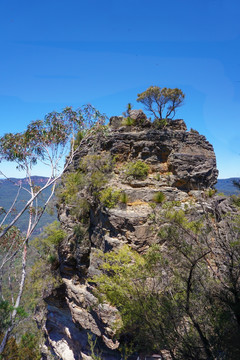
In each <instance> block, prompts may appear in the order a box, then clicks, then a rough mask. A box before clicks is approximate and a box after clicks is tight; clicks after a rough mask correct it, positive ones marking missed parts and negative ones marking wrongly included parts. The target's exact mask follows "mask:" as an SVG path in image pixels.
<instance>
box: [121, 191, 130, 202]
mask: <svg viewBox="0 0 240 360" xmlns="http://www.w3.org/2000/svg"><path fill="white" fill-rule="evenodd" d="M119 201H120V202H121V203H122V204H127V202H128V195H127V194H126V193H125V191H122V192H121V194H120V198H119Z"/></svg>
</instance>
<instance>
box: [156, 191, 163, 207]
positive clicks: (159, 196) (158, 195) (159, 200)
mask: <svg viewBox="0 0 240 360" xmlns="http://www.w3.org/2000/svg"><path fill="white" fill-rule="evenodd" d="M164 200H165V195H164V193H163V192H162V191H158V192H157V193H156V194H154V195H153V201H154V202H156V203H159V204H161V203H162V202H163V201H164Z"/></svg>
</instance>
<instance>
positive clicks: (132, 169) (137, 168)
mask: <svg viewBox="0 0 240 360" xmlns="http://www.w3.org/2000/svg"><path fill="white" fill-rule="evenodd" d="M148 172H149V166H148V165H147V164H145V163H144V162H143V161H141V160H137V161H135V162H130V163H129V164H128V165H127V166H126V171H125V174H126V178H133V179H137V180H144V179H146V177H147V175H148Z"/></svg>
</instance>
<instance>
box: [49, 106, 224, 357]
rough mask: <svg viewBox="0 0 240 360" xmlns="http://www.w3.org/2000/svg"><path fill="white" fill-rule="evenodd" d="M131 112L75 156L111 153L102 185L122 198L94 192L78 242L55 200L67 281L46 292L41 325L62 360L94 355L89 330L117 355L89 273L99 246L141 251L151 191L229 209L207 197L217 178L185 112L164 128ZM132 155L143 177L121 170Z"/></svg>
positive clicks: (150, 237) (151, 238)
mask: <svg viewBox="0 0 240 360" xmlns="http://www.w3.org/2000/svg"><path fill="white" fill-rule="evenodd" d="M130 115H131V117H132V118H133V119H135V120H136V121H137V126H133V127H127V126H125V127H123V126H122V117H112V118H111V119H110V131H109V133H108V134H107V135H106V134H101V133H99V134H97V135H95V136H92V137H88V138H87V139H83V141H82V144H81V147H80V151H79V153H78V154H77V155H76V157H75V162H74V168H75V169H78V167H79V161H80V159H82V158H83V157H84V156H86V155H88V154H92V155H96V154H97V155H100V156H101V157H102V156H104V155H106V154H110V156H111V157H115V160H116V164H115V167H114V170H113V172H112V173H111V174H109V177H108V184H107V185H105V186H109V187H112V188H113V189H118V190H120V191H121V192H124V193H125V194H126V197H127V201H126V203H118V204H117V205H116V207H115V208H113V209H107V208H105V207H104V206H100V205H99V204H97V203H96V201H95V200H94V199H92V200H91V201H90V210H89V224H88V228H87V231H86V235H85V237H84V239H83V240H81V242H80V243H79V242H78V241H76V238H75V235H74V226H75V225H76V221H77V220H74V217H72V216H71V214H70V210H69V209H68V208H67V207H66V206H64V205H59V207H58V210H59V219H60V221H61V223H62V226H63V228H64V229H65V230H66V231H67V233H68V236H67V237H66V239H65V240H64V241H63V242H62V244H61V246H60V248H59V258H60V271H61V275H62V278H63V283H64V285H63V287H62V288H61V290H58V291H55V293H54V292H53V293H52V295H51V296H50V297H48V298H47V299H46V303H47V310H46V311H47V312H46V318H47V320H46V323H45V325H44V328H45V334H46V337H47V339H48V342H49V344H50V345H51V346H52V348H53V350H54V352H55V353H56V354H57V355H58V356H59V359H62V360H71V359H72V360H77V359H87V360H88V359H91V357H90V352H89V346H88V343H87V333H88V332H90V333H92V334H94V336H97V337H98V339H99V340H98V342H99V344H100V346H101V350H102V359H105V360H111V359H120V353H119V351H118V350H117V349H118V346H119V343H118V341H117V340H116V339H115V332H116V328H115V325H114V324H115V323H116V321H117V320H119V314H118V311H117V310H116V309H115V308H113V307H112V306H110V305H109V304H106V303H104V304H103V305H100V304H99V303H98V301H97V299H96V298H95V296H94V295H93V293H92V286H91V285H90V284H89V283H88V280H87V279H88V278H89V277H91V276H92V275H95V274H98V273H99V264H100V260H99V258H98V256H97V253H98V249H101V250H103V251H109V250H111V249H114V248H117V247H119V246H122V244H125V243H126V244H129V245H130V246H131V247H132V248H133V249H135V250H137V251H139V252H144V251H146V249H147V248H148V247H149V246H150V245H151V244H152V243H154V242H155V241H156V234H155V233H154V232H153V230H152V222H151V214H152V213H153V208H155V207H156V210H157V209H158V208H159V209H161V204H158V203H154V195H156V193H158V192H162V193H163V194H164V195H165V198H166V200H167V201H175V202H176V203H178V204H177V205H176V206H178V208H182V209H184V208H185V206H186V205H187V206H189V207H190V208H191V207H194V208H195V209H196V211H197V213H198V214H199V216H200V215H201V214H202V213H203V205H204V206H205V209H209V211H211V209H212V207H215V208H216V209H218V210H216V211H219V214H220V213H221V214H224V213H226V212H227V211H228V210H229V205H228V204H226V202H225V200H224V199H223V200H221V199H218V200H213V199H211V200H209V199H207V200H206V199H205V198H204V196H205V193H204V192H205V189H207V188H209V187H212V186H213V185H214V184H215V183H216V180H217V174H218V172H217V169H216V158H215V154H214V151H213V147H212V145H211V144H209V142H208V141H207V140H206V139H205V137H204V136H201V135H199V134H197V133H195V132H187V131H186V125H185V123H184V121H183V120H171V121H169V122H168V124H167V126H166V127H165V128H164V129H155V128H154V126H152V125H151V123H149V122H148V120H147V119H146V116H145V114H144V113H143V112H142V111H140V110H132V111H131V113H130ZM144 124H145V125H144ZM146 124H147V125H146ZM144 126H146V127H144ZM136 160H142V161H144V162H145V163H147V164H148V165H149V174H148V176H147V177H146V179H143V180H136V179H131V178H127V177H126V171H125V168H126V164H127V163H129V162H131V161H136ZM200 199H201V201H200ZM214 201H215V203H214ZM152 203H153V204H154V206H152ZM78 222H79V223H81V219H80V220H78ZM59 299H60V300H59Z"/></svg>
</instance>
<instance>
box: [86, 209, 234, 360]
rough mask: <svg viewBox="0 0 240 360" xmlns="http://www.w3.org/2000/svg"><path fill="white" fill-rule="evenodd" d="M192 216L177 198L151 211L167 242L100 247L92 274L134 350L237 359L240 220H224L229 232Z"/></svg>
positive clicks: (178, 356) (176, 356)
mask: <svg viewBox="0 0 240 360" xmlns="http://www.w3.org/2000/svg"><path fill="white" fill-rule="evenodd" d="M170 205H171V206H170ZM191 215H192V214H191V211H190V212H189V210H188V216H189V217H187V216H186V214H185V212H184V211H183V210H176V205H175V204H168V207H167V208H166V210H165V211H162V210H161V212H159V213H157V212H155V218H154V219H153V221H154V222H155V223H156V225H157V228H158V236H159V238H160V242H165V241H167V246H163V247H161V246H158V245H154V246H152V247H150V248H149V250H148V251H147V252H146V253H145V254H144V255H140V254H138V253H137V252H135V251H133V250H131V249H130V248H129V247H128V246H127V245H124V246H123V247H121V248H120V249H117V250H114V251H111V252H109V253H105V254H104V253H102V252H101V251H99V255H98V256H99V260H100V261H99V263H100V270H101V273H100V274H99V275H96V276H94V277H93V278H92V279H91V281H92V282H93V283H94V284H96V295H97V296H98V298H99V300H100V301H103V302H105V301H108V302H109V303H110V304H112V305H114V306H116V307H117V309H118V310H119V313H120V315H121V321H120V320H116V324H115V328H116V329H117V333H118V336H120V337H121V339H125V341H127V339H129V340H130V342H131V341H133V348H134V350H135V351H139V352H141V351H142V352H145V353H146V352H160V351H161V350H162V349H166V350H168V351H169V354H170V355H171V358H172V359H175V360H183V359H184V360H185V359H204V360H206V359H211V360H213V359H218V358H219V359H220V358H221V359H223V360H228V359H238V358H239V356H240V346H239V341H238V338H239V324H240V311H239V309H240V287H239V278H240V273H239V256H240V245H239V244H240V242H239V238H240V236H239V235H240V220H239V217H237V218H236V221H234V223H231V224H227V227H226V228H227V229H228V230H229V227H230V230H229V231H230V232H229V233H231V236H229V237H228V235H229V233H228V234H227V236H225V234H222V233H220V232H219V231H218V230H217V229H216V228H215V226H216V224H213V223H212V221H213V219H208V217H205V218H201V217H198V218H196V214H195V219H194V220H192V219H191ZM221 226H222V225H221ZM221 230H222V228H221ZM213 239H214V243H213ZM223 263H224V267H223V266H222V264H223ZM123 345H127V346H128V344H127V343H124V344H123ZM219 354H221V356H220V355H219ZM219 356H220V357H219Z"/></svg>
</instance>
